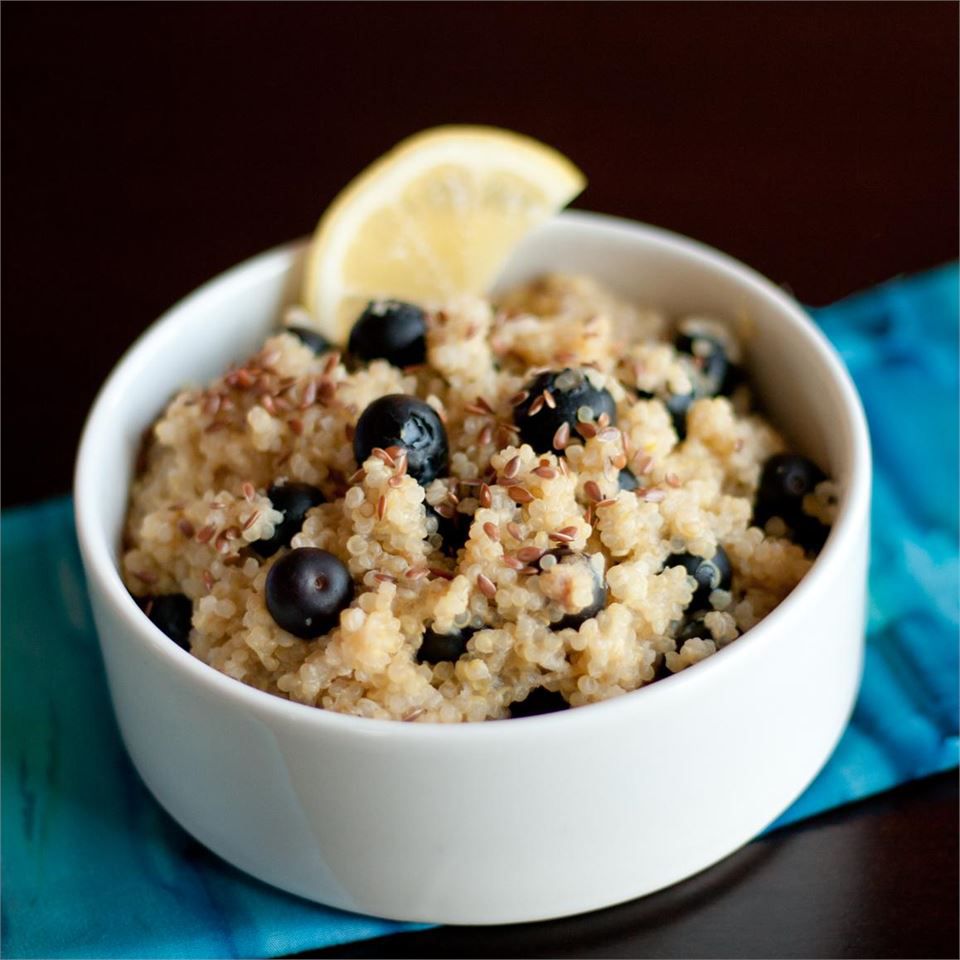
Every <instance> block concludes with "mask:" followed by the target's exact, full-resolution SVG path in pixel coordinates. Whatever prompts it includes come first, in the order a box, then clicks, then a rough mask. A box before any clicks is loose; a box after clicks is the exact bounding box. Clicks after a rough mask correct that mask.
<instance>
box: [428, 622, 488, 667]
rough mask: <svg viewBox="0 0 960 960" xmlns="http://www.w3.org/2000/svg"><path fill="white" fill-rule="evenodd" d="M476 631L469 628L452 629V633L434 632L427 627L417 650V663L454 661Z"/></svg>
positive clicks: (460, 654)
mask: <svg viewBox="0 0 960 960" xmlns="http://www.w3.org/2000/svg"><path fill="white" fill-rule="evenodd" d="M475 632H476V631H474V630H470V629H463V630H454V631H453V633H435V632H434V630H433V628H432V627H427V630H426V632H425V633H424V635H423V643H421V644H420V649H419V650H418V651H417V663H443V662H444V661H445V660H450V661H455V660H459V659H460V657H462V656H463V654H464V653H465V652H466V649H467V641H468V640H469V639H470V638H471V637H472V636H473V634H474V633H475Z"/></svg>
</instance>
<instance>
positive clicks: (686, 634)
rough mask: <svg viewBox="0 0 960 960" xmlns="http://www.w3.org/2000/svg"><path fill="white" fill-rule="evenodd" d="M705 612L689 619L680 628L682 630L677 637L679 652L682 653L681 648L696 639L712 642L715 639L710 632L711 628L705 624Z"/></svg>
mask: <svg viewBox="0 0 960 960" xmlns="http://www.w3.org/2000/svg"><path fill="white" fill-rule="evenodd" d="M705 615H706V614H705V611H703V610H701V611H699V612H698V613H695V614H694V615H693V616H691V617H687V619H686V620H684V621H683V624H682V625H681V627H680V630H679V631H678V633H677V636H676V643H677V652H678V653H679V652H680V648H681V647H682V646H683V645H684V644H685V643H686V642H687V641H688V640H693V638H694V637H699V638H700V639H701V640H710V639H712V637H713V634H712V633H711V632H710V629H709V627H707V625H706V624H705V623H704V622H703V618H704V616H705Z"/></svg>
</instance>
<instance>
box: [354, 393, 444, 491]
mask: <svg viewBox="0 0 960 960" xmlns="http://www.w3.org/2000/svg"><path fill="white" fill-rule="evenodd" d="M374 447H380V448H381V449H383V450H386V449H387V447H403V448H404V449H405V450H406V451H407V473H409V474H410V476H411V477H413V478H414V479H415V480H418V481H419V482H420V483H421V484H423V485H424V486H426V484H428V483H429V482H430V481H431V480H433V479H434V478H435V477H437V476H439V475H440V474H443V473H446V472H447V463H448V460H449V456H450V452H449V448H448V446H447V432H446V430H444V429H443V424H442V423H441V421H440V417H439V416H437V411H436V410H434V409H433V407H431V406H430V405H429V404H428V403H424V402H423V401H422V400H418V399H417V398H416V397H408V396H406V395H405V394H402V393H391V394H388V395H387V396H385V397H380V399H379V400H374V401H373V403H371V404H370V406H368V407H367V409H366V410H364V411H363V413H362V414H361V415H360V419H359V420H358V421H357V431H356V433H355V434H354V437H353V452H354V455H355V456H356V458H357V463H358V464H361V465H362V464H363V461H364V460H366V459H367V457H369V456H370V454H371V453H372V452H373V449H374Z"/></svg>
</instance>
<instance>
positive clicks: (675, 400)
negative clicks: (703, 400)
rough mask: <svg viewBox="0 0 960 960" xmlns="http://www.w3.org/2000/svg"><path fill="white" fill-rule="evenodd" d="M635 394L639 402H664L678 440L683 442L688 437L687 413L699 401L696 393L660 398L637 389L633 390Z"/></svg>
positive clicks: (669, 395)
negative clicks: (694, 402)
mask: <svg viewBox="0 0 960 960" xmlns="http://www.w3.org/2000/svg"><path fill="white" fill-rule="evenodd" d="M633 392H634V393H635V394H636V395H637V399H638V400H657V399H659V400H662V401H663V405H664V406H665V407H666V408H667V413H669V414H670V419H671V420H672V421H673V429H674V430H675V431H676V434H677V438H678V439H680V440H683V439H684V438H685V437H686V435H687V411H688V410H689V409H690V404H692V403H693V401H694V400H696V399H697V395H696V394H695V393H667V394H664V395H663V396H660V395H659V394H656V393H651V392H650V391H649V390H640V389H639V388H637V387H634V388H633Z"/></svg>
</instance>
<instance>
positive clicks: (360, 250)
mask: <svg viewBox="0 0 960 960" xmlns="http://www.w3.org/2000/svg"><path fill="white" fill-rule="evenodd" d="M585 183H586V180H585V178H584V176H583V174H582V173H581V172H580V171H579V170H578V169H577V168H576V167H575V166H574V165H573V164H572V163H571V162H570V161H569V160H567V159H566V158H565V157H563V156H562V155H561V154H559V153H557V151H555V150H553V149H551V148H550V147H547V146H545V145H544V144H542V143H539V142H538V141H536V140H532V139H530V138H529V137H524V136H521V135H519V134H516V133H511V132H509V131H507V130H499V129H496V128H493V127H477V126H447V127H436V128H434V129H432V130H426V131H424V132H423V133H419V134H416V135H415V136H413V137H410V138H409V139H407V140H404V141H403V142H402V143H400V144H399V145H398V146H396V147H394V149H393V150H391V151H390V152H389V153H387V154H385V155H384V156H382V157H381V158H380V159H379V160H377V161H376V162H374V163H373V164H372V165H371V166H369V167H368V168H367V169H366V170H364V171H363V172H362V173H361V174H360V175H359V176H358V177H357V178H356V179H354V180H353V181H352V182H351V183H350V184H349V185H348V186H347V187H345V188H344V190H343V191H342V192H341V193H340V194H339V195H338V196H337V198H336V199H335V200H334V201H333V203H332V204H331V205H330V207H329V208H328V209H327V211H326V213H324V215H323V217H322V218H321V220H320V223H319V224H318V225H317V229H316V232H315V233H314V235H313V239H312V241H311V243H310V248H309V250H308V252H307V259H306V265H305V275H304V286H303V304H304V306H305V307H306V308H307V310H308V311H309V312H310V313H311V314H312V315H313V318H314V323H315V324H316V326H317V328H318V329H319V330H320V332H321V333H323V334H324V335H325V336H326V337H327V338H328V339H330V340H331V341H332V342H333V343H345V342H346V340H347V337H348V336H349V333H350V328H351V326H352V324H353V322H354V321H355V320H356V318H357V316H358V315H359V314H360V312H361V311H362V310H363V308H364V306H365V305H366V303H367V302H368V301H370V300H377V299H381V298H390V297H392V298H396V299H400V300H408V301H412V302H414V303H421V304H429V303H434V302H438V301H442V300H445V299H447V298H448V297H450V296H453V295H455V294H460V293H474V294H479V293H483V292H485V291H486V289H487V288H488V287H489V285H490V284H491V283H492V282H493V280H494V279H495V278H496V276H497V273H498V272H499V270H500V268H501V267H502V266H503V264H504V262H505V261H506V260H507V258H508V257H509V255H510V252H511V251H512V250H513V249H514V247H515V246H516V245H517V243H518V242H519V241H520V240H521V239H522V238H523V237H524V235H525V234H526V233H527V232H528V231H529V230H530V229H531V228H532V227H534V226H536V225H537V224H538V223H540V222H541V221H543V220H545V219H546V218H547V217H549V216H550V215H551V214H553V213H555V212H556V211H557V210H559V209H561V208H562V207H564V206H566V205H567V204H568V203H569V202H570V201H571V200H572V199H573V198H574V197H575V196H576V195H577V194H578V193H580V191H581V190H582V189H583V187H584V185H585Z"/></svg>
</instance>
